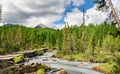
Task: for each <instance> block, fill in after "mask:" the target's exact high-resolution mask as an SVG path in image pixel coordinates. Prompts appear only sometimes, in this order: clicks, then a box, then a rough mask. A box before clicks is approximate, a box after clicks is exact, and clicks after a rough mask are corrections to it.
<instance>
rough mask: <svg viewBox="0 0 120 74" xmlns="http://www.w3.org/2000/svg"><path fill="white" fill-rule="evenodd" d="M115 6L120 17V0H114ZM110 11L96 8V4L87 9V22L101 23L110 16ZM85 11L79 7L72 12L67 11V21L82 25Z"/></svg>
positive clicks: (71, 23)
mask: <svg viewBox="0 0 120 74" xmlns="http://www.w3.org/2000/svg"><path fill="white" fill-rule="evenodd" d="M112 3H113V5H114V8H115V9H116V11H117V14H118V15H119V18H120V9H119V8H120V1H119V0H114V1H112ZM108 14H109V12H102V11H97V10H96V5H94V7H92V8H90V9H88V10H86V13H85V24H86V25H88V24H89V23H93V24H100V23H103V22H104V21H105V19H106V18H107V17H108ZM82 17H83V12H81V11H80V10H79V9H78V8H74V9H73V11H72V12H69V13H67V15H66V18H65V21H67V22H69V24H70V25H76V24H77V25H81V24H82Z"/></svg>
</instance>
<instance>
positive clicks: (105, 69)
mask: <svg viewBox="0 0 120 74" xmlns="http://www.w3.org/2000/svg"><path fill="white" fill-rule="evenodd" d="M112 66H113V64H109V63H105V64H101V65H100V66H97V67H93V69H94V70H97V71H99V72H102V73H105V74H115V73H114V71H113V69H112Z"/></svg>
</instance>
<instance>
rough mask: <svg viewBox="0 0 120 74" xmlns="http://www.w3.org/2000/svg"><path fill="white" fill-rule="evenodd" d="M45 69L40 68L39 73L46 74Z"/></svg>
mask: <svg viewBox="0 0 120 74" xmlns="http://www.w3.org/2000/svg"><path fill="white" fill-rule="evenodd" d="M44 71H45V70H44V69H38V71H37V74H45V72H44Z"/></svg>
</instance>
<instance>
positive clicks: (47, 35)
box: [0, 25, 58, 54]
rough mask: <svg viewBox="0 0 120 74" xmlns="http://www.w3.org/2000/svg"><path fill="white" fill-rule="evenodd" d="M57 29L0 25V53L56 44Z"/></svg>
mask: <svg viewBox="0 0 120 74" xmlns="http://www.w3.org/2000/svg"><path fill="white" fill-rule="evenodd" d="M57 34H58V33H57V30H54V29H49V28H41V29H39V28H27V27H24V26H18V25H14V26H1V27H0V54H4V53H11V52H15V51H24V50H32V49H35V48H51V47H54V46H56V39H57Z"/></svg>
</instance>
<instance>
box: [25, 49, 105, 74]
mask: <svg viewBox="0 0 120 74" xmlns="http://www.w3.org/2000/svg"><path fill="white" fill-rule="evenodd" d="M55 53H56V50H55V51H52V52H46V53H44V54H43V55H42V56H36V57H34V58H32V59H31V60H29V61H28V62H25V64H26V65H28V64H31V63H36V62H37V63H43V64H45V65H47V66H49V67H51V68H56V69H58V68H63V69H65V71H66V72H67V73H68V74H103V73H100V72H97V71H95V70H92V67H94V66H98V65H99V63H89V62H77V61H69V60H63V59H59V58H54V57H52V55H53V54H55Z"/></svg>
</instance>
